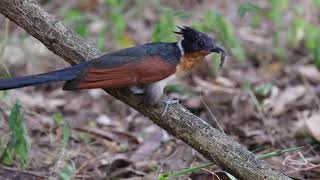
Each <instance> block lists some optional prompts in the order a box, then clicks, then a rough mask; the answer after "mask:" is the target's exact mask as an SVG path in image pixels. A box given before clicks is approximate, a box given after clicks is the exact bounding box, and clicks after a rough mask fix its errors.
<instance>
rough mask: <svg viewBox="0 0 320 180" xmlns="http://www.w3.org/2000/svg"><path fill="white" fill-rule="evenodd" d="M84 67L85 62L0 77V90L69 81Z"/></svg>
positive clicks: (85, 65)
mask: <svg viewBox="0 0 320 180" xmlns="http://www.w3.org/2000/svg"><path fill="white" fill-rule="evenodd" d="M86 67H87V63H83V64H78V65H75V66H72V67H69V68H65V69H61V70H57V71H52V72H48V73H44V74H36V75H30V76H22V77H15V78H11V79H0V90H7V89H14V88H21V87H26V86H36V85H40V84H44V83H50V82H56V81H70V80H73V79H75V78H76V77H77V76H78V75H79V74H80V73H81V72H83V70H84V69H85V68H86Z"/></svg>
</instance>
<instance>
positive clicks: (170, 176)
mask: <svg viewBox="0 0 320 180" xmlns="http://www.w3.org/2000/svg"><path fill="white" fill-rule="evenodd" d="M301 148H303V147H294V148H288V149H284V150H277V151H273V152H270V153H266V154H261V155H258V157H259V158H261V159H267V158H271V157H274V156H280V155H282V154H284V153H287V152H293V151H297V150H300V149H301ZM213 165H215V164H214V163H208V164H203V165H199V166H194V167H190V168H185V169H182V170H180V171H177V172H171V171H170V172H167V173H164V174H161V175H160V176H159V177H158V180H169V179H173V178H175V177H179V176H183V175H187V174H191V173H195V172H198V171H201V170H203V169H205V168H208V167H210V166H213ZM224 173H225V174H226V175H227V176H228V177H229V178H230V179H231V180H236V179H237V178H235V177H234V176H233V175H231V174H229V173H228V172H225V171H224Z"/></svg>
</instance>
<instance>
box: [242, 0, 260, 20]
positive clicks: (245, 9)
mask: <svg viewBox="0 0 320 180" xmlns="http://www.w3.org/2000/svg"><path fill="white" fill-rule="evenodd" d="M260 10H261V8H260V7H259V6H257V5H255V4H253V3H251V2H248V3H244V4H241V5H240V7H239V9H238V15H239V16H240V17H244V16H245V15H246V14H247V13H257V12H258V11H260Z"/></svg>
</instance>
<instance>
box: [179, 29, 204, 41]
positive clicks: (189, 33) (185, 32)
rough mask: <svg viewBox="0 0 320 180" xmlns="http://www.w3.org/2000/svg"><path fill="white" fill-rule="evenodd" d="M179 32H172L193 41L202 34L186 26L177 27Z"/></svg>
mask: <svg viewBox="0 0 320 180" xmlns="http://www.w3.org/2000/svg"><path fill="white" fill-rule="evenodd" d="M177 27H178V28H179V29H180V31H173V32H174V33H176V34H180V35H182V36H183V38H184V39H190V40H191V39H195V38H197V37H199V36H201V35H202V34H203V33H201V32H199V31H197V30H195V29H193V28H191V27H188V26H182V27H180V26H177Z"/></svg>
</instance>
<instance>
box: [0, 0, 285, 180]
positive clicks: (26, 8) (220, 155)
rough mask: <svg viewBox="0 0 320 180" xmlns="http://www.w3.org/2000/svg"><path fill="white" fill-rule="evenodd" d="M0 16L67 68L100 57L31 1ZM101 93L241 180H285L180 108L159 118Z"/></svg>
mask: <svg viewBox="0 0 320 180" xmlns="http://www.w3.org/2000/svg"><path fill="white" fill-rule="evenodd" d="M0 12H1V13H2V14H3V15H5V16H6V17H7V18H9V19H10V20H12V21H14V22H15V23H16V24H17V25H19V26H21V27H22V28H23V29H25V30H26V31H27V32H28V33H29V34H31V35H32V36H34V37H35V38H37V39H38V40H39V41H41V42H42V43H43V44H44V45H45V46H47V48H48V49H49V50H51V51H52V52H54V53H55V54H57V55H58V56H60V57H62V58H63V59H64V60H65V61H67V62H69V63H70V64H78V63H82V62H84V61H86V60H90V59H93V58H95V57H98V56H101V55H102V53H101V52H100V51H99V50H98V49H96V48H95V47H94V46H92V45H89V44H88V43H87V42H85V41H84V40H83V39H81V38H79V37H78V36H77V35H76V34H74V33H73V32H72V31H71V30H69V29H68V28H67V27H65V26H64V25H63V24H62V23H61V22H60V21H59V20H57V19H56V18H54V17H53V16H51V15H49V14H48V13H47V12H46V11H45V10H43V9H42V8H41V7H39V6H38V5H37V4H36V3H34V2H33V1H31V0H1V1H0ZM105 91H106V92H107V93H109V94H111V95H112V96H114V97H116V98H117V99H119V100H121V101H123V102H124V103H126V104H127V105H129V106H131V107H133V108H134V109H136V110H137V111H139V112H140V113H142V114H143V115H145V116H147V117H149V118H150V119H151V120H152V121H153V122H154V123H156V124H157V125H159V126H160V127H162V128H163V129H165V130H167V131H168V132H169V133H170V134H172V135H173V136H175V137H177V138H179V139H181V140H183V141H184V142H185V143H187V144H188V145H190V146H191V147H192V148H194V149H195V150H197V151H198V152H200V153H201V154H203V155H204V156H205V157H206V158H208V159H209V160H211V161H214V162H215V163H217V164H218V165H220V166H222V167H223V168H224V169H225V170H226V171H228V172H230V173H232V174H234V175H235V176H237V177H239V178H241V179H255V180H257V179H277V180H279V179H289V178H288V177H287V176H285V175H283V174H282V173H280V172H277V171H276V170H274V169H273V168H272V167H271V166H270V165H269V164H267V163H266V162H265V161H263V160H261V159H259V158H258V157H257V156H255V155H254V154H253V153H251V152H249V151H247V150H246V149H244V148H243V147H241V146H240V145H239V144H238V143H237V142H235V141H233V140H232V139H231V138H229V137H227V136H226V135H224V134H222V133H221V132H220V131H218V130H217V129H215V128H213V127H211V126H210V125H209V124H207V123H206V122H205V121H203V120H202V119H200V118H198V117H197V116H195V115H194V114H192V113H191V112H189V111H188V110H187V109H186V108H184V107H183V106H182V105H180V104H176V105H172V106H170V108H168V112H167V113H166V115H165V116H163V117H161V113H162V112H163V110H164V104H161V105H160V107H159V108H150V107H146V106H144V105H142V104H140V102H141V97H140V96H137V95H133V94H131V93H130V92H129V91H128V90H126V89H106V90H105Z"/></svg>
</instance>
